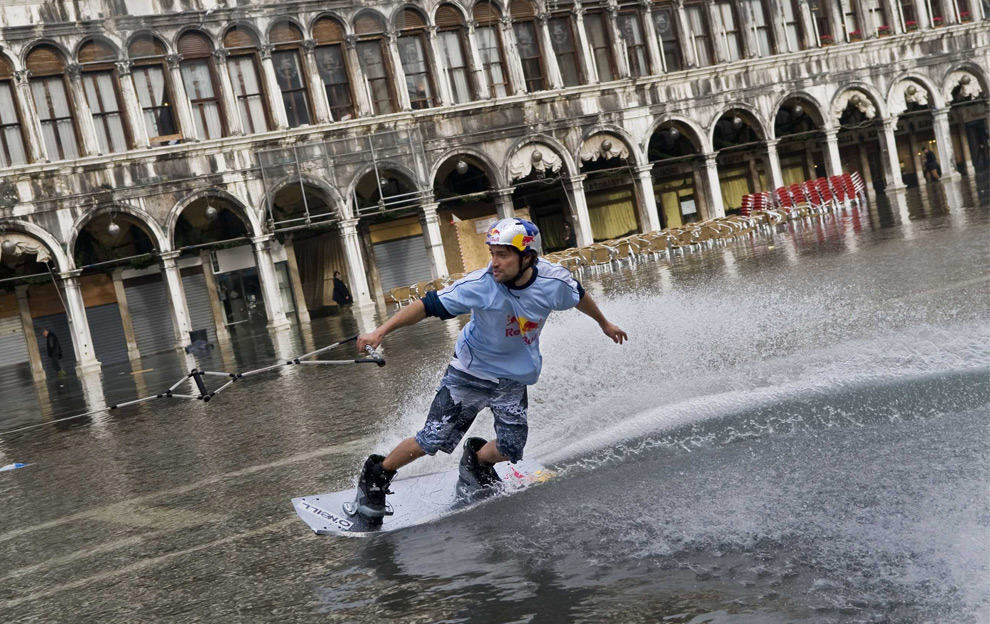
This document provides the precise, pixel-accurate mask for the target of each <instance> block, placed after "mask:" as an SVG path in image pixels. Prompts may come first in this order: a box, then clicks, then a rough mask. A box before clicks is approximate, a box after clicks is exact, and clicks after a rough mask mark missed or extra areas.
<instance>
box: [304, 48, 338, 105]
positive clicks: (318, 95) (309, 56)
mask: <svg viewBox="0 0 990 624" xmlns="http://www.w3.org/2000/svg"><path fill="white" fill-rule="evenodd" d="M315 50H316V42H315V41H314V40H312V39H307V40H305V41H303V62H304V63H305V64H306V78H307V81H308V82H309V92H310V93H312V94H313V109H314V112H315V113H316V123H329V122H331V121H333V116H332V115H331V114H330V102H329V100H327V90H326V89H325V88H324V87H323V79H322V78H320V69H319V67H317V66H316V53H315Z"/></svg>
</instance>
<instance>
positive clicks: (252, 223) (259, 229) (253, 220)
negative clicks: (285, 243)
mask: <svg viewBox="0 0 990 624" xmlns="http://www.w3.org/2000/svg"><path fill="white" fill-rule="evenodd" d="M204 197H216V198H218V199H223V200H224V201H227V202H230V204H231V205H232V206H233V207H234V208H235V212H236V214H237V216H238V217H239V218H240V219H241V220H242V221H244V224H245V226H246V227H245V229H246V230H248V232H249V233H250V234H251V236H261V235H262V234H264V233H265V229H264V227H263V226H262V224H261V221H260V220H259V219H258V213H256V212H255V211H254V210H252V209H251V208H249V207H248V204H247V202H245V201H244V200H242V199H241V198H240V197H237V196H236V195H234V194H233V193H230V192H228V191H225V190H223V189H220V188H215V187H214V188H208V189H203V190H200V191H196V192H195V193H191V194H189V195H187V196H186V197H183V198H182V199H180V200H179V201H177V202H176V203H175V205H174V206H172V209H171V210H169V213H168V217H167V218H166V219H165V227H164V232H165V234H166V235H167V236H168V249H163V250H162V251H172V244H173V241H174V240H175V225H176V223H178V221H179V216H180V215H181V214H182V211H183V210H185V209H186V206H188V205H189V204H191V203H193V202H194V201H196V200H197V199H202V198H204Z"/></svg>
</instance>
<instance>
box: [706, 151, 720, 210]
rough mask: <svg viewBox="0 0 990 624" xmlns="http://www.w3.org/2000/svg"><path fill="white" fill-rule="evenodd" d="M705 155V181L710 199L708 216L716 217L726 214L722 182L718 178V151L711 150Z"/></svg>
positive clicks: (707, 196)
mask: <svg viewBox="0 0 990 624" xmlns="http://www.w3.org/2000/svg"><path fill="white" fill-rule="evenodd" d="M704 156H705V181H706V182H707V184H706V185H705V188H706V191H707V193H706V198H707V199H708V218H709V219H715V218H717V217H724V216H725V204H724V203H723V202H722V182H721V181H720V180H719V179H718V153H717V152H710V153H707V154H704Z"/></svg>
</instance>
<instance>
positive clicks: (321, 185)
mask: <svg viewBox="0 0 990 624" xmlns="http://www.w3.org/2000/svg"><path fill="white" fill-rule="evenodd" d="M300 181H301V182H302V183H303V184H304V185H305V186H310V187H313V188H316V189H318V190H319V191H320V192H321V193H323V195H324V196H325V197H324V199H325V200H326V202H327V205H329V206H331V207H333V208H334V209H335V211H336V213H337V218H338V219H345V218H347V215H346V214H345V212H346V204H347V202H345V201H344V198H343V197H341V195H340V191H338V190H337V189H336V188H334V187H333V186H331V185H330V184H328V183H327V182H326V181H325V180H321V179H320V178H316V177H314V176H311V175H308V174H305V173H304V174H302V175H301V176H297V175H288V176H284V177H282V178H279V179H277V180H274V181H273V182H272V183H271V185H270V190H269V191H268V192H267V193H265V195H264V197H262V198H261V203H260V204H259V205H258V208H257V210H258V214H262V215H265V218H267V217H268V205H269V201H270V200H274V198H275V196H276V195H278V194H279V193H280V192H281V191H282V189H284V188H285V187H287V186H289V185H290V184H299V182H300Z"/></svg>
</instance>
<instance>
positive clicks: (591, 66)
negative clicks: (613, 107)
mask: <svg viewBox="0 0 990 624" xmlns="http://www.w3.org/2000/svg"><path fill="white" fill-rule="evenodd" d="M571 13H572V14H573V15H574V26H575V30H577V47H578V54H577V56H578V58H579V59H580V60H581V69H582V73H583V74H584V83H585V84H594V83H596V82H598V68H597V67H595V59H594V57H593V56H592V55H591V40H590V39H588V31H587V30H585V28H584V7H582V6H581V5H580V4H575V5H574V7H573V8H572V9H571Z"/></svg>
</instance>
